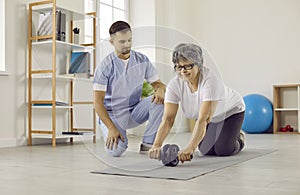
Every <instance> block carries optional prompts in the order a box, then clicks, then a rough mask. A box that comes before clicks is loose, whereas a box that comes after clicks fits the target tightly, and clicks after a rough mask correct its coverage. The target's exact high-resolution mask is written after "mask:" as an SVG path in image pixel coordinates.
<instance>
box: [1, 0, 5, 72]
mask: <svg viewBox="0 0 300 195" xmlns="http://www.w3.org/2000/svg"><path fill="white" fill-rule="evenodd" d="M4 2H5V1H0V72H1V71H5V37H4V35H5V34H4V32H5V8H4Z"/></svg>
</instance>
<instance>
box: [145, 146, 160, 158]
mask: <svg viewBox="0 0 300 195" xmlns="http://www.w3.org/2000/svg"><path fill="white" fill-rule="evenodd" d="M160 150H161V148H160V146H154V145H153V146H152V147H151V148H150V150H149V152H148V156H149V158H152V159H159V158H160Z"/></svg>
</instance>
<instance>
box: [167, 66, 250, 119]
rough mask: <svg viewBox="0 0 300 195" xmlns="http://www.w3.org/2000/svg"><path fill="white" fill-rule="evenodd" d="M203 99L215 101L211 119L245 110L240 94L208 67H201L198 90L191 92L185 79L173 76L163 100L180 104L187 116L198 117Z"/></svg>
mask: <svg viewBox="0 0 300 195" xmlns="http://www.w3.org/2000/svg"><path fill="white" fill-rule="evenodd" d="M204 101H217V102H218V104H217V107H216V110H215V112H214V115H213V117H212V119H211V121H212V122H219V121H222V120H224V119H225V118H228V117H229V116H231V115H233V114H236V113H239V112H242V111H244V110H245V103H244V100H243V98H242V96H241V95H240V94H239V93H237V92H236V91H235V90H233V89H231V88H229V87H227V86H226V85H224V83H223V81H222V79H221V78H220V77H219V76H218V75H216V74H214V73H213V72H212V71H211V70H210V69H209V68H207V67H203V69H202V71H201V76H200V78H199V83H198V90H197V91H196V92H191V89H190V88H189V86H188V83H187V81H185V80H183V79H181V78H180V77H179V76H178V75H177V76H176V77H175V78H173V79H172V80H171V81H170V82H169V84H168V86H167V89H166V95H165V102H169V103H174V104H179V103H180V105H181V109H182V111H183V113H184V115H185V116H186V117H187V118H193V119H197V118H199V111H200V107H201V105H202V102H204Z"/></svg>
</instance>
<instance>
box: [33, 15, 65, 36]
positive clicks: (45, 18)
mask: <svg viewBox="0 0 300 195" xmlns="http://www.w3.org/2000/svg"><path fill="white" fill-rule="evenodd" d="M37 34H38V36H43V35H51V34H52V12H44V13H41V14H40V15H39V26H38V31H37ZM42 40H46V39H42ZM56 40H59V41H66V14H64V13H62V12H61V11H60V10H57V11H56Z"/></svg>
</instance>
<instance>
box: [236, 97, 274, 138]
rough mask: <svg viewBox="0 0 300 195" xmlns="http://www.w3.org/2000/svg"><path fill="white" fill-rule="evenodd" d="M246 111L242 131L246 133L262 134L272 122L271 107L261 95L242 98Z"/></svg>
mask: <svg viewBox="0 0 300 195" xmlns="http://www.w3.org/2000/svg"><path fill="white" fill-rule="evenodd" d="M244 101H245V105H246V109H245V118H244V122H243V126H242V129H243V130H244V131H246V132H247V133H262V132H264V131H266V130H267V129H268V128H269V127H270V125H271V124H272V121H273V105H272V103H271V101H270V100H269V99H268V98H266V97H265V96H263V95H259V94H250V95H247V96H245V97H244Z"/></svg>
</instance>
